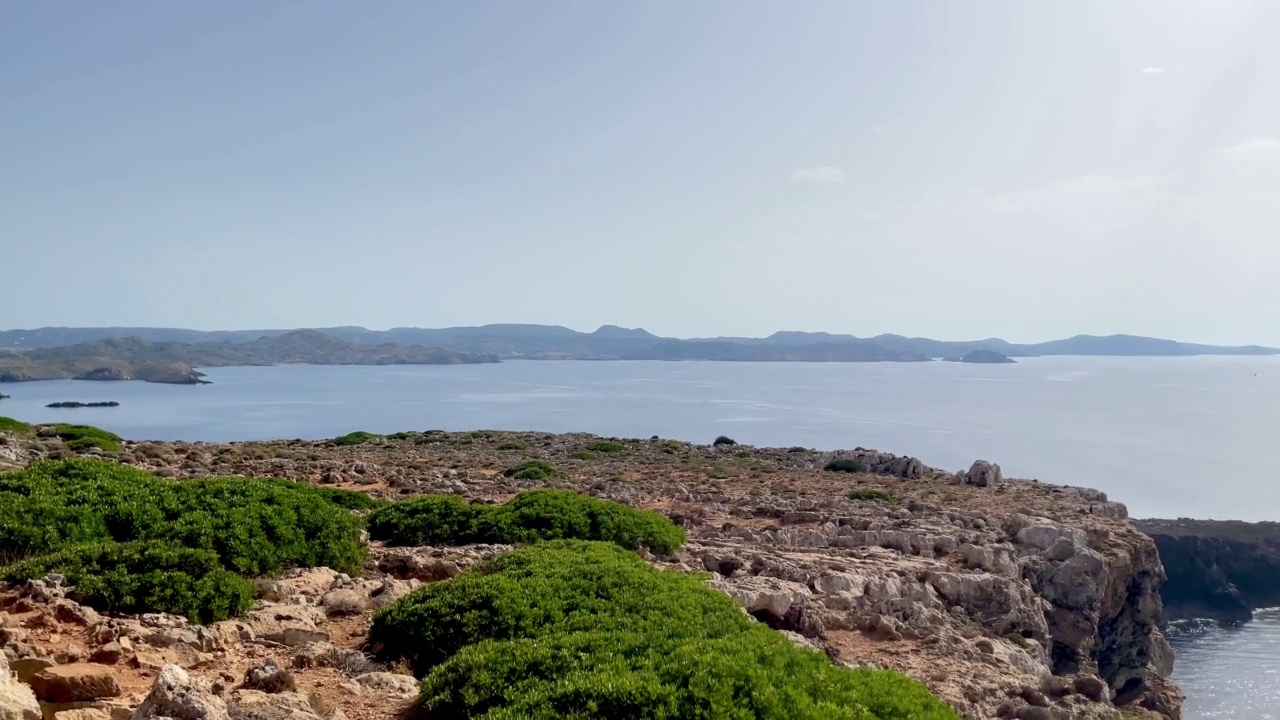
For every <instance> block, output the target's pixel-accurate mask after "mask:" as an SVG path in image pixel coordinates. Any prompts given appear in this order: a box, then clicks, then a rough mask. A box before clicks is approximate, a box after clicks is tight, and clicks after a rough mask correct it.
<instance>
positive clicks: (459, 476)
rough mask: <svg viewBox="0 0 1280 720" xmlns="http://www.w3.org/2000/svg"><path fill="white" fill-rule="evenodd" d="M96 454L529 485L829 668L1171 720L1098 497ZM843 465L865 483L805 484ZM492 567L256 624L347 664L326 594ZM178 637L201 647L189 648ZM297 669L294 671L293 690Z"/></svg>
mask: <svg viewBox="0 0 1280 720" xmlns="http://www.w3.org/2000/svg"><path fill="white" fill-rule="evenodd" d="M90 453H91V454H98V455H102V454H104V453H101V451H96V450H90ZM68 454H70V453H69V452H68V450H67V449H66V448H65V447H63V445H62V444H61V442H60V441H59V440H57V438H52V437H47V436H46V437H40V436H39V435H38V434H34V435H30V436H19V435H12V434H11V435H8V436H5V439H4V441H3V444H2V445H0V468H3V467H4V466H5V465H8V466H9V467H17V466H21V465H24V464H26V463H28V462H31V461H33V460H37V459H40V458H49V457H59V456H64V455H68ZM108 455H109V456H110V457H114V458H116V459H118V460H119V461H120V462H123V463H127V464H130V465H136V466H139V467H142V468H146V469H148V470H151V471H153V472H155V473H157V474H158V475H161V476H164V477H172V478H186V477H202V476H208V475H247V476H257V477H285V478H290V479H294V480H299V481H304V482H308V483H314V484H317V485H324V486H331V487H340V488H347V489H357V490H361V491H364V492H367V493H369V494H371V495H374V496H377V497H388V498H392V497H402V496H411V495H416V494H422V493H449V494H456V495H460V496H462V497H465V498H467V499H470V500H480V501H489V502H501V501H503V500H505V499H507V498H509V497H511V496H512V495H514V494H515V493H516V492H518V491H521V490H525V489H529V488H533V487H548V486H550V487H564V488H571V489H575V490H578V491H581V492H586V493H590V494H592V495H595V496H598V497H602V498H606V499H611V500H616V501H619V502H623V503H626V504H629V505H633V506H637V507H645V508H650V509H655V510H659V511H661V512H663V513H665V514H667V515H668V516H669V517H671V518H673V519H675V520H676V521H677V522H678V523H680V524H681V525H683V527H684V528H685V531H686V532H687V534H688V536H689V542H688V544H687V545H686V546H685V547H684V548H683V549H682V550H680V551H679V553H677V555H675V556H673V557H670V558H654V559H653V561H654V562H656V563H658V564H660V565H663V566H669V567H677V568H683V569H688V570H697V571H703V572H709V573H711V580H710V582H711V583H712V584H713V585H714V586H715V587H717V588H719V589H721V590H723V591H724V592H726V593H727V594H729V595H730V596H732V597H734V598H735V599H737V600H738V601H739V603H740V604H741V605H742V606H743V607H744V609H746V611H748V612H749V613H751V614H752V615H753V616H755V617H756V618H757V619H759V620H761V621H763V622H766V623H768V624H769V625H771V626H773V627H775V628H776V629H780V630H784V631H786V632H789V633H791V634H792V636H793V638H794V639H795V640H796V641H797V642H801V643H805V644H809V645H812V646H814V647H819V648H821V649H823V650H825V651H826V652H827V653H828V655H830V656H831V657H832V658H834V659H835V660H836V661H837V662H841V663H845V664H850V665H862V664H871V665H876V666H879V667H885V668H890V669H896V670H899V671H902V672H904V673H906V674H908V675H910V676H912V677H914V678H916V679H918V680H920V681H922V682H924V683H925V684H926V685H927V686H928V687H929V689H930V690H931V691H933V692H934V693H935V694H937V695H938V696H940V697H942V698H943V699H945V700H946V701H947V702H948V703H950V704H951V705H952V706H953V707H954V708H956V710H957V711H959V712H960V713H961V714H962V716H964V717H966V718H984V719H985V718H993V717H1000V718H1084V719H1087V718H1116V719H1118V718H1121V717H1151V718H1160V717H1165V718H1177V717H1179V713H1180V710H1179V708H1180V704H1181V699H1182V697H1181V694H1180V691H1179V690H1178V689H1177V687H1176V686H1175V685H1174V684H1173V683H1172V682H1171V681H1170V680H1169V679H1168V675H1169V673H1170V672H1171V670H1172V653H1171V651H1170V650H1169V647H1168V644H1167V643H1166V642H1165V641H1164V638H1163V636H1162V635H1161V632H1160V625H1161V624H1162V622H1163V621H1164V616H1163V614H1162V605H1161V599H1160V587H1161V584H1162V582H1163V581H1164V577H1165V571H1164V569H1163V568H1162V566H1161V562H1160V558H1159V556H1158V554H1157V548H1156V544H1155V542H1153V541H1152V540H1151V538H1149V537H1148V536H1147V535H1144V534H1143V533H1141V532H1139V531H1138V529H1137V528H1136V527H1135V526H1134V525H1133V524H1132V523H1131V522H1129V520H1128V519H1127V512H1126V510H1125V508H1124V506H1123V505H1120V504H1118V503H1114V502H1110V501H1108V499H1107V497H1106V495H1105V494H1103V493H1101V492H1098V491H1094V490H1087V489H1083V488H1072V487H1057V486H1050V485H1045V484H1041V483H1037V482H1034V481H1020V480H1006V479H1004V478H1003V477H1001V475H1000V472H999V467H998V466H996V465H994V464H991V463H982V462H979V463H975V465H974V467H973V468H972V469H971V470H970V471H969V472H966V473H961V474H958V475H957V474H954V473H948V472H943V471H940V470H937V469H933V468H929V467H926V466H924V465H923V464H922V463H920V461H918V460H916V459H914V458H909V457H902V456H894V455H889V454H885V453H877V452H875V451H871V450H864V449H859V450H855V451H850V452H845V453H822V452H818V451H813V450H806V449H803V448H790V449H764V448H750V447H744V446H739V445H719V446H696V445H690V444H688V443H683V442H678V441H672V440H661V439H658V438H652V439H649V440H605V439H601V438H596V437H594V436H590V435H552V434H544V433H499V432H484V431H479V432H473V433H442V432H412V433H400V434H397V435H395V436H390V437H379V436H372V437H371V438H370V439H368V440H367V441H364V442H361V443H359V444H356V445H346V446H343V445H338V444H336V443H332V442H305V441H290V442H275V443H232V444H226V445H220V444H208V443H138V442H125V443H124V444H123V451H122V452H120V453H118V454H108ZM529 458H538V459H541V460H544V461H545V462H547V463H548V464H550V465H551V466H553V467H555V468H556V469H557V474H556V475H555V476H554V477H548V478H544V479H541V480H519V479H515V478H510V477H506V476H504V475H503V474H502V470H503V469H504V468H508V467H511V466H513V465H516V464H517V463H519V462H520V461H522V460H527V459H529ZM841 459H845V460H852V461H854V462H855V463H856V464H857V465H858V467H859V469H860V470H861V472H854V473H850V472H835V471H829V470H823V468H824V467H828V466H831V464H832V462H833V461H836V460H841ZM500 551H501V549H500V548H497V549H494V548H484V547H474V548H449V547H425V548H418V549H410V550H405V549H394V550H392V549H380V548H377V547H374V548H373V553H374V557H375V558H377V559H376V560H375V561H374V562H373V563H372V564H371V565H370V567H369V568H367V572H366V574H365V575H364V576H363V577H362V578H351V579H346V580H343V579H340V578H330V579H328V580H327V581H326V582H325V583H323V584H324V587H323V588H322V589H319V590H316V591H315V594H314V595H305V596H302V599H301V600H299V599H298V597H299V596H298V595H297V594H296V593H292V592H286V591H281V592H279V593H268V594H267V595H266V596H263V597H262V598H260V606H259V609H258V610H256V611H255V617H266V616H271V617H294V616H296V617H295V619H294V620H289V621H288V622H285V624H286V625H288V626H290V627H294V628H295V629H296V630H297V632H298V633H300V634H297V635H296V636H297V637H306V638H308V639H317V640H318V639H319V638H321V636H324V637H325V638H327V639H326V640H325V641H326V642H331V643H332V644H333V645H334V647H336V648H339V649H340V650H344V651H353V652H356V651H358V650H359V649H360V638H361V637H362V633H363V632H364V631H366V630H367V628H368V622H369V614H368V612H365V611H364V610H361V612H358V613H355V614H353V615H351V616H342V618H341V619H340V620H336V621H335V619H334V618H329V617H327V616H325V614H324V612H323V607H322V603H321V600H322V598H323V597H324V596H325V594H326V593H328V592H330V591H333V590H339V589H353V590H356V591H358V592H359V593H361V594H362V595H361V597H362V598H364V599H363V600H360V601H359V602H358V603H357V605H358V606H359V607H361V608H366V607H372V606H373V605H374V604H376V603H375V599H374V598H375V596H377V595H380V594H381V593H383V592H385V590H379V588H384V587H388V585H387V584H388V583H390V586H389V587H397V588H399V587H402V586H401V585H396V584H395V583H411V582H415V581H416V582H429V581H432V580H436V579H441V578H445V577H451V576H452V575H454V574H456V573H457V571H458V569H459V568H460V567H464V566H465V565H467V564H468V563H470V562H474V561H475V560H476V559H478V558H480V557H483V556H487V555H488V554H492V553H494V552H500ZM308 572H315V571H308ZM10 592H11V593H18V594H19V595H20V596H21V597H19V598H17V599H13V600H11V601H10V602H11V605H10V609H9V611H8V613H9V615H8V617H5V616H4V615H3V614H0V620H4V621H5V622H8V623H9V624H10V625H12V624H13V623H14V622H15V619H14V617H15V615H14V610H13V609H12V608H13V605H12V603H18V602H19V601H20V600H21V598H26V597H28V595H22V593H23V592H27V591H23V590H22V589H20V588H12V589H10ZM272 597H276V598H285V597H287V598H290V603H291V605H290V607H292V606H293V605H296V606H297V607H296V608H294V609H284V610H282V609H281V608H280V607H278V606H277V604H278V603H279V599H276V600H272V599H271V598H272ZM63 602H67V601H63ZM21 607H27V608H28V609H27V610H24V611H22V613H28V614H29V613H36V614H37V615H38V616H39V617H42V618H45V617H48V618H53V620H56V619H57V613H58V612H62V611H58V610H57V609H56V607H55V606H54V605H52V604H49V603H47V602H34V601H32V602H28V603H27V604H25V605H21ZM22 613H20V615H21V617H18V618H17V620H16V622H17V624H18V628H22V629H28V630H29V631H28V632H26V633H25V634H24V635H25V637H26V640H24V641H23V643H24V644H18V645H16V646H15V645H14V644H13V643H12V642H10V643H9V644H8V645H6V649H5V652H6V653H9V654H11V655H12V654H15V651H14V648H16V649H17V650H16V654H18V655H21V656H22V657H15V658H13V659H14V660H22V659H25V657H27V656H31V655H34V656H38V657H56V656H58V655H59V654H61V655H62V656H63V659H61V660H58V662H65V661H76V660H84V659H87V658H89V657H90V656H93V655H95V654H96V653H98V652H99V651H100V650H101V647H100V646H102V645H103V644H104V643H103V641H102V639H103V638H105V637H107V636H111V638H110V639H112V640H114V639H116V636H117V635H119V633H116V632H115V631H111V632H104V631H103V630H102V628H101V627H99V626H98V625H97V624H95V623H89V624H87V625H85V626H82V627H79V628H78V629H68V628H63V626H62V625H61V624H58V623H55V625H56V626H57V627H58V628H60V630H59V631H58V632H52V633H46V632H45V631H44V630H40V629H39V627H40V626H38V625H37V626H34V627H29V623H30V622H34V621H33V620H31V618H33V617H35V616H30V615H23V614H22ZM63 614H64V615H65V614H66V613H65V612H63ZM40 622H45V621H44V620H41V621H40ZM103 622H104V623H107V625H108V626H118V625H119V624H120V623H124V624H125V625H129V624H130V623H134V624H137V623H145V618H133V619H130V618H119V619H109V620H104V621H103ZM228 622H231V621H228ZM251 622H252V621H251ZM334 622H337V623H338V625H337V626H333V625H332V624H333V623H334ZM291 623H292V625H291ZM242 624H243V623H242ZM129 626H130V627H132V625H129ZM229 627H236V626H229ZM190 632H196V633H197V637H203V636H202V635H200V633H206V632H207V631H205V630H203V629H201V630H196V629H192V630H190ZM208 632H215V633H217V639H216V640H199V641H198V642H196V643H195V644H196V645H197V646H199V647H196V648H194V649H195V651H196V652H198V653H203V654H206V655H210V656H211V657H210V658H205V659H202V660H201V661H200V662H199V663H195V664H189V665H190V666H189V667H188V670H189V671H191V672H192V673H193V674H201V675H207V676H209V678H210V679H211V680H212V679H216V678H217V677H219V676H220V675H219V673H222V674H223V675H226V674H230V675H233V676H234V675H236V674H237V673H242V672H244V671H245V666H246V663H249V662H251V661H259V660H261V659H262V658H263V656H264V655H269V656H271V657H272V658H273V659H275V661H277V662H280V663H284V664H285V666H288V665H296V664H297V663H302V662H304V661H302V660H298V659H297V657H296V655H297V654H298V653H300V652H301V650H302V648H301V645H300V644H299V643H294V644H293V645H290V644H288V643H284V644H283V645H282V644H281V643H280V642H279V641H275V640H273V641H269V642H268V643H267V644H265V645H263V644H258V639H260V638H262V637H264V636H265V635H266V634H268V633H266V632H265V631H264V630H262V629H253V628H250V629H248V630H246V631H239V630H237V631H235V632H230V631H228V630H226V629H225V628H224V629H223V630H210V631H208ZM279 632H283V630H281V631H279ZM343 633H349V634H350V635H349V636H346V635H343ZM53 636H56V637H57V640H56V641H55V640H51V639H50V638H51V637H53ZM131 637H136V638H145V637H147V634H146V633H145V632H142V631H138V632H137V633H134V634H133V635H132V636H131ZM335 638H336V640H335ZM69 641H74V646H75V647H74V648H73V651H71V652H68V651H67V649H66V647H65V646H66V644H67V643H68V642H69ZM139 644H140V643H137V642H135V647H137V645H139ZM141 644H143V645H144V646H145V648H138V649H137V650H135V653H134V655H133V656H132V657H126V659H125V660H124V661H122V662H123V663H124V666H114V667H116V670H115V672H116V673H117V674H118V675H119V674H123V675H125V676H127V677H126V678H125V679H126V680H127V681H128V683H129V684H131V687H134V688H135V689H136V692H135V695H136V697H131V698H130V699H129V700H128V702H129V703H135V705H136V703H138V702H141V701H142V694H143V693H144V692H145V691H146V689H147V687H148V686H149V685H150V683H152V682H153V681H154V680H155V677H156V673H157V672H158V670H159V669H158V668H157V667H155V663H154V662H141V663H139V662H138V661H137V660H136V656H137V653H138V652H148V653H161V654H163V653H164V652H166V651H168V650H166V648H168V649H169V650H171V649H172V647H174V644H173V643H169V644H168V645H166V644H164V643H163V642H162V643H160V644H159V645H158V646H150V645H147V644H146V643H141ZM182 644H184V643H178V645H182ZM185 644H189V643H185ZM255 648H256V649H255ZM181 652H187V651H185V650H183V651H181ZM326 652H327V650H326ZM125 655H126V656H128V653H127V652H126V653H125ZM135 666H137V667H135ZM206 668H207V670H206ZM221 668H230V669H229V670H222V669H221ZM309 672H310V671H309V670H308V669H307V668H302V669H301V670H295V673H296V674H298V675H299V676H300V677H304V678H306V679H308V681H309V680H310V677H309V676H308V673H309ZM237 679H238V678H237ZM328 680H334V678H328ZM328 680H327V681H328ZM355 680H357V678H346V679H344V680H341V682H346V683H348V684H349V683H350V682H353V681H355ZM334 684H335V685H336V684H339V683H338V682H336V681H335V683H334ZM353 697H354V696H353ZM351 700H353V698H348V699H346V700H343V701H342V703H341V707H342V708H343V709H344V710H345V711H346V713H347V714H348V715H350V716H351V717H356V715H355V714H353V713H357V712H361V711H359V710H358V709H356V708H353V707H350V706H351V705H352V703H351V702H350V701H351ZM126 704H127V703H126ZM356 704H358V703H356ZM1122 710H1123V712H1124V713H1127V714H1125V715H1122V714H1121V711H1122ZM365 716H369V715H365Z"/></svg>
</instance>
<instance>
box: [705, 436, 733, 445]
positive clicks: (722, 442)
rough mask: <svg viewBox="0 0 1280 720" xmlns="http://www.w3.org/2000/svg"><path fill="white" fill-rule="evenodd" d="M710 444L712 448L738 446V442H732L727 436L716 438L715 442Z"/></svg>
mask: <svg viewBox="0 0 1280 720" xmlns="http://www.w3.org/2000/svg"><path fill="white" fill-rule="evenodd" d="M711 444H712V445H713V446H719V445H737V444H738V441H737V440H734V439H733V438H731V437H728V436H726V435H721V436H720V437H718V438H716V439H715V442H713V443H711Z"/></svg>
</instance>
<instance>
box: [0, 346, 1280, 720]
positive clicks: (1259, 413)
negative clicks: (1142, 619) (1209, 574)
mask: <svg viewBox="0 0 1280 720" xmlns="http://www.w3.org/2000/svg"><path fill="white" fill-rule="evenodd" d="M208 372H209V379H210V380H212V381H213V382H214V384H213V385H206V386H200V387H177V386H166V385H149V384H145V383H90V382H75V381H66V382H44V383H33V384H22V385H3V386H0V387H2V388H3V390H4V392H5V393H6V394H10V395H13V398H12V399H10V400H4V401H0V415H9V416H13V417H18V418H21V419H23V420H29V421H39V422H43V421H68V422H85V423H90V424H94V425H100V426H102V427H106V428H109V429H111V430H114V431H116V432H118V433H119V434H121V435H124V436H126V437H130V438H135V439H144V438H145V439H155V440H173V439H186V440H211V441H226V440H248V439H269V438H292V437H302V438H324V437H333V436H335V435H339V434H342V433H346V432H350V431H352V430H370V431H374V432H394V431H398V430H428V429H433V428H440V429H449V430H464V429H476V428H488V429H536V430H546V431H554V432H565V431H588V432H594V433H598V434H601V435H619V436H639V437H648V436H650V435H655V434H656V435H661V436H663V437H670V438H681V439H686V440H692V441H700V442H708V441H710V440H711V439H713V438H715V437H716V436H717V435H721V434H724V435H729V436H731V437H733V438H735V439H737V440H739V441H741V442H747V443H751V444H756V445H773V446H790V445H806V446H811V447H818V448H841V447H854V446H858V445H861V446H864V447H874V448H878V449H881V450H887V451H892V452H898V453H906V454H911V455H915V456H917V457H919V458H921V459H922V460H923V461H924V462H926V463H927V464H930V465H935V466H940V467H945V468H949V469H959V468H962V467H968V465H969V464H970V463H971V462H972V461H973V460H974V459H976V458H985V459H988V460H993V461H995V462H999V463H1000V464H1001V465H1002V466H1003V467H1004V469H1005V472H1006V474H1007V475H1011V476H1015V477H1035V478H1040V479H1042V480H1045V481H1047V482H1054V483H1067V484H1074V485H1086V486H1090V487H1096V488H1100V489H1103V490H1105V491H1107V492H1108V493H1109V494H1110V495H1111V497H1112V498H1113V499H1116V500H1120V501H1122V502H1125V503H1127V504H1128V505H1129V508H1130V510H1131V512H1132V513H1133V514H1134V515H1135V516H1138V517H1142V516H1147V517H1152V516H1155V517H1178V516H1188V517H1213V518H1237V519H1244V520H1280V482H1277V480H1280V453H1277V452H1276V451H1275V439H1276V437H1277V432H1278V429H1280V358H1075V357H1058V358H1033V359H1028V360H1024V361H1022V362H1020V363H1019V364H1017V365H960V364H951V363H926V364H906V363H903V364H895V363H885V364H859V363H853V364H807V363H778V364H775V363H767V364H766V363H760V364H757V363H662V362H509V363H502V364H499V365H471V366H423V367H308V366H290V367H277V368H220V369H219V368H215V369H211V370H209V371H208ZM59 400H80V401H90V400H118V401H120V402H121V403H122V406H121V407H119V408H113V409H82V410H52V409H46V408H45V407H44V405H45V404H46V403H49V402H53V401H59ZM1171 640H1172V642H1173V643H1174V646H1175V648H1176V649H1177V651H1178V654H1179V660H1178V663H1177V669H1176V672H1175V675H1176V677H1177V679H1178V680H1179V682H1180V683H1182V686H1183V687H1184V688H1185V689H1186V690H1187V694H1188V696H1189V700H1188V703H1187V708H1186V714H1185V715H1184V717H1186V718H1188V719H1189V720H1194V719H1196V718H1215V719H1216V718H1232V719H1238V720H1266V719H1268V718H1280V616H1276V615H1264V616H1262V617H1261V618H1260V619H1259V621H1257V622H1254V623H1251V624H1249V625H1247V626H1245V627H1243V628H1233V629H1218V628H1214V629H1211V630H1208V631H1205V632H1202V633H1198V634H1188V635H1181V636H1176V637H1173V638H1171Z"/></svg>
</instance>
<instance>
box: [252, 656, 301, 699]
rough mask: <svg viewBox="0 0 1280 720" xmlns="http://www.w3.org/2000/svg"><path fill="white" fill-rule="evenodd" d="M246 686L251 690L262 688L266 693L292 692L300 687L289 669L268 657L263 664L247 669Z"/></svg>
mask: <svg viewBox="0 0 1280 720" xmlns="http://www.w3.org/2000/svg"><path fill="white" fill-rule="evenodd" d="M244 687H245V688H247V689H249V690H260V691H262V692H264V693H280V692H292V691H294V690H297V689H298V686H297V683H295V682H294V680H293V675H291V674H290V673H289V671H288V670H286V669H284V668H282V667H280V666H279V665H277V664H276V661H275V660H272V659H270V658H268V659H267V660H266V661H265V662H263V663H262V664H261V665H257V666H254V667H251V668H249V669H248V670H247V671H245V675H244Z"/></svg>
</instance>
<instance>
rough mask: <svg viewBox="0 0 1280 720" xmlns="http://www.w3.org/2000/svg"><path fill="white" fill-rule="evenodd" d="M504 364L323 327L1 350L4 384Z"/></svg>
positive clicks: (198, 380)
mask: <svg viewBox="0 0 1280 720" xmlns="http://www.w3.org/2000/svg"><path fill="white" fill-rule="evenodd" d="M487 362H497V357H496V356H493V355H490V354H486V353H473V352H464V351H457V350H447V349H443V348H434V347H423V346H421V345H395V344H390V343H382V344H377V345H373V344H365V343H357V342H352V341H348V340H342V339H340V338H337V337H334V336H333V335H329V334H327V333H323V332H319V331H316V330H294V331H292V332H287V333H283V334H279V335H270V336H263V337H259V338H258V339H256V340H251V341H248V342H237V343H233V342H229V341H225V340H223V341H218V342H200V343H183V342H166V341H150V340H144V339H142V338H139V337H127V338H107V339H100V340H90V341H86V342H82V343H79V344H76V345H71V346H55V347H42V348H37V349H32V350H27V351H24V352H11V353H6V354H2V355H0V382H24V381H34V380H105V381H116V380H144V381H147V382H156V383H172V384H185V385H198V384H203V383H205V382H207V381H205V380H204V379H203V378H204V375H203V373H201V372H199V371H198V370H197V369H196V368H198V367H226V366H232V365H284V364H311V365H443V364H455V363H487Z"/></svg>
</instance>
